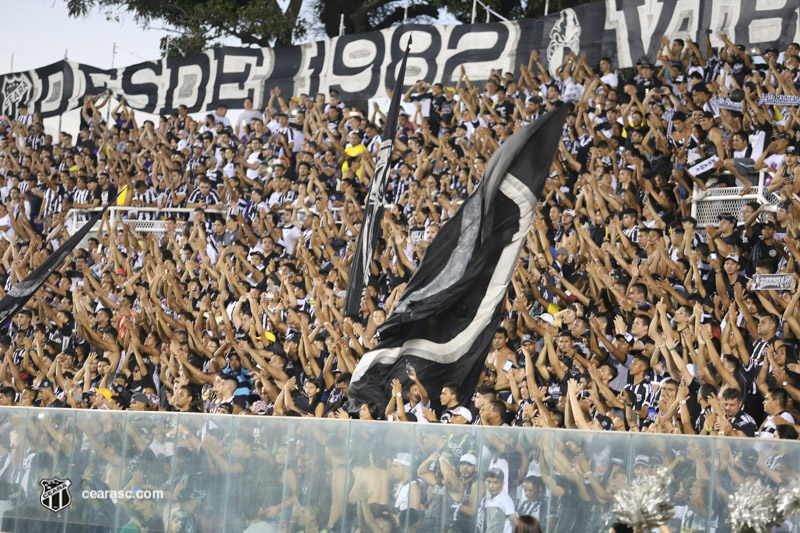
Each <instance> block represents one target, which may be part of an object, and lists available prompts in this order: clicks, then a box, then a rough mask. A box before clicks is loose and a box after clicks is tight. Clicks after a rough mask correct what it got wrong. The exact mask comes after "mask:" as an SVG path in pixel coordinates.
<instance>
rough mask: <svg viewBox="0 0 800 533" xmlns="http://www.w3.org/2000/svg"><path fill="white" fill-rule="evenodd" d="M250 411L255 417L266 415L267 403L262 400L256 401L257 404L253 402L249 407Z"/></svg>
mask: <svg viewBox="0 0 800 533" xmlns="http://www.w3.org/2000/svg"><path fill="white" fill-rule="evenodd" d="M250 410H251V411H252V412H253V414H256V415H264V414H267V402H265V401H264V400H258V401H257V402H253V405H251V406H250Z"/></svg>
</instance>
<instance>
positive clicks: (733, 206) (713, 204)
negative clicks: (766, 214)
mask: <svg viewBox="0 0 800 533" xmlns="http://www.w3.org/2000/svg"><path fill="white" fill-rule="evenodd" d="M765 178H766V173H765V172H764V171H761V172H760V173H759V174H758V182H757V183H755V184H754V186H753V189H752V190H751V191H749V192H748V194H744V195H743V194H741V193H742V190H743V188H742V187H711V188H709V189H707V190H705V191H704V190H702V189H701V188H700V187H698V186H697V184H695V186H694V190H693V191H692V216H693V217H694V218H695V220H697V227H698V228H700V229H703V228H705V227H706V226H716V225H717V224H718V223H719V216H720V215H733V216H735V217H737V218H738V219H739V223H740V224H744V220H743V219H742V209H743V208H744V206H745V204H747V203H748V202H753V201H755V202H758V203H759V204H761V205H764V206H766V209H767V210H771V211H776V210H777V209H778V206H779V205H780V203H781V197H780V196H779V195H778V194H776V193H774V192H773V193H770V192H767V186H766V185H765Z"/></svg>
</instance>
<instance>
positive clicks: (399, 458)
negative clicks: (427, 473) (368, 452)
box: [394, 452, 411, 466]
mask: <svg viewBox="0 0 800 533" xmlns="http://www.w3.org/2000/svg"><path fill="white" fill-rule="evenodd" d="M394 462H395V463H397V464H401V465H403V466H411V454H410V453H408V452H400V453H398V454H397V455H396V456H395V458H394Z"/></svg>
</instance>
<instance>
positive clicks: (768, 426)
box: [756, 411, 794, 439]
mask: <svg viewBox="0 0 800 533" xmlns="http://www.w3.org/2000/svg"><path fill="white" fill-rule="evenodd" d="M776 416H779V417H781V418H783V419H784V420H786V422H788V423H789V424H794V419H793V418H792V415H790V414H789V413H788V412H786V411H784V412H783V413H781V414H779V415H769V416H768V417H767V420H766V421H765V422H764V425H763V426H762V428H761V431H759V432H758V433H756V437H758V438H760V439H774V438H775V433H777V431H778V426H777V425H775V422H774V421H773V420H774V418H775V417H776Z"/></svg>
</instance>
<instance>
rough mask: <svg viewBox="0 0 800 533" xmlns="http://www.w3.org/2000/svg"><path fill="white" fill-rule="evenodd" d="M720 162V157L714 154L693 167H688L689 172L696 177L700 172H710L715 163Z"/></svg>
mask: <svg viewBox="0 0 800 533" xmlns="http://www.w3.org/2000/svg"><path fill="white" fill-rule="evenodd" d="M718 162H719V157H717V156H715V155H712V156H711V157H709V158H708V159H704V160H703V161H700V162H699V163H697V164H696V165H695V166H693V167H692V168H690V169H688V172H689V174H691V175H692V176H694V177H695V178H696V177H697V176H699V175H700V174H703V173H705V172H708V171H709V170H711V169H712V168H714V165H716V164H717V163H718Z"/></svg>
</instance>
